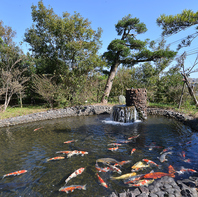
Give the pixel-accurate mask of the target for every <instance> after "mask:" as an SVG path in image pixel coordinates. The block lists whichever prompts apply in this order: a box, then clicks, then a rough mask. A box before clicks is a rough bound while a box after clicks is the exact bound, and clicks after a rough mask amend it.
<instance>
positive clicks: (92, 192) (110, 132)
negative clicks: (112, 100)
mask: <svg viewBox="0 0 198 197" xmlns="http://www.w3.org/2000/svg"><path fill="white" fill-rule="evenodd" d="M108 117H109V115H98V116H86V117H69V118H64V119H55V120H48V121H40V122H35V123H29V124H24V125H19V126H14V127H8V128H1V129H0V176H2V177H3V175H5V174H7V173H10V172H14V171H18V170H27V172H26V173H24V174H21V175H19V176H10V177H5V178H3V179H1V180H0V196H2V197H7V196H9V197H11V196H25V197H26V196H31V197H32V196H36V197H40V196H44V197H46V196H65V195H67V196H108V195H110V194H111V193H112V191H117V192H123V191H124V190H126V189H128V187H127V185H125V184H124V183H123V180H111V179H110V177H111V176H120V175H119V174H118V173H116V172H107V173H104V172H98V173H99V175H100V176H101V177H102V178H103V180H104V181H105V182H106V183H107V185H108V188H105V187H103V186H102V185H101V184H100V183H99V181H98V177H97V176H96V173H97V171H96V168H95V164H96V160H97V159H99V158H113V159H116V160H118V161H123V160H131V162H130V163H128V164H125V165H123V166H122V167H121V168H120V169H121V170H122V174H125V173H130V172H131V166H132V165H133V164H135V163H136V162H138V161H141V160H142V159H150V160H152V161H154V162H156V163H157V164H160V165H161V169H160V170H159V169H158V168H156V167H152V168H147V169H145V170H143V171H141V173H148V172H150V171H151V170H154V171H161V172H168V166H169V165H172V166H173V167H174V168H175V170H178V171H179V170H180V169H181V167H182V166H183V167H185V168H192V169H194V170H197V171H198V165H197V164H198V146H197V143H198V135H197V133H193V132H192V131H191V130H190V129H189V128H188V127H186V126H184V125H183V124H182V123H180V122H177V121H176V120H174V119H168V118H165V117H162V116H149V117H148V119H147V120H146V121H144V122H137V123H133V124H126V125H120V124H111V123H109V122H108V121H105V120H107V118H108ZM40 127H42V128H40ZM36 128H40V129H38V130H36V131H34V129H36ZM138 134H140V135H139V137H138V138H136V139H132V140H131V142H129V143H126V144H122V146H119V149H118V150H117V151H114V152H112V151H110V150H108V148H110V147H113V146H108V144H110V143H113V142H120V141H123V140H127V139H128V137H131V136H135V135H138ZM68 140H78V141H76V142H73V143H70V144H65V143H64V142H65V141H68ZM150 145H155V146H161V148H153V149H149V146H150ZM167 147H173V150H172V151H173V153H172V154H171V155H167V156H166V158H167V159H168V161H166V162H163V163H161V162H160V161H159V159H158V158H157V157H159V156H160V152H161V151H162V150H163V149H164V148H167ZM132 148H136V151H135V152H134V153H133V154H132V155H130V153H131V150H132ZM63 150H82V151H87V152H88V154H87V155H84V156H83V157H82V156H81V155H74V156H72V157H71V158H67V156H66V155H63V154H58V153H56V152H57V151H63ZM182 151H184V152H185V158H186V159H190V163H188V162H184V158H183V159H182V156H181V153H182ZM56 156H65V159H63V160H57V161H47V159H49V158H52V157H56ZM81 167H83V168H85V170H84V172H83V173H82V174H80V175H78V176H77V177H75V178H73V179H71V180H70V181H69V182H68V183H67V185H85V184H86V190H74V192H72V193H69V194H66V193H64V192H59V191H58V190H59V189H60V188H61V187H63V186H64V185H65V179H66V178H67V177H68V176H69V175H70V174H71V173H73V172H74V171H75V170H77V169H78V168H81ZM191 175H193V176H197V175H198V174H197V173H193V174H192V173H188V174H186V173H185V174H184V175H178V174H176V177H175V179H183V178H186V177H188V176H191ZM133 189H134V188H133Z"/></svg>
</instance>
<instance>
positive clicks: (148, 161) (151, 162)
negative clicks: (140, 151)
mask: <svg viewBox="0 0 198 197" xmlns="http://www.w3.org/2000/svg"><path fill="white" fill-rule="evenodd" d="M142 161H145V162H146V163H147V164H153V165H154V166H157V167H160V165H158V164H156V163H155V162H154V161H151V160H149V159H142Z"/></svg>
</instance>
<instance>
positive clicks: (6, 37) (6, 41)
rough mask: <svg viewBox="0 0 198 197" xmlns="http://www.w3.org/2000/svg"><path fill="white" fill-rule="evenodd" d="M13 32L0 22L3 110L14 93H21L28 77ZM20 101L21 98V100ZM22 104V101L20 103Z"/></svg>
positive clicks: (0, 83) (0, 77) (0, 94)
mask: <svg viewBox="0 0 198 197" xmlns="http://www.w3.org/2000/svg"><path fill="white" fill-rule="evenodd" d="M14 36H15V32H14V31H12V29H11V27H7V26H3V22H2V21H1V22H0V38H1V39H0V71H1V72H0V96H2V97H4V111H5V110H6V109H7V107H8V105H9V103H10V100H11V98H12V96H13V95H14V94H22V92H23V91H24V89H25V83H26V82H27V81H28V80H29V78H28V77H27V76H26V75H24V73H25V72H26V71H27V68H26V65H25V63H24V62H23V60H24V59H25V56H24V55H23V53H22V51H21V50H20V49H19V47H17V46H16V45H15V43H14V42H13V40H12V39H13V37H14ZM21 102H22V100H21ZM21 104H22V103H21Z"/></svg>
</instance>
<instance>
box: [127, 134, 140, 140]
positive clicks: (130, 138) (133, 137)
mask: <svg viewBox="0 0 198 197" xmlns="http://www.w3.org/2000/svg"><path fill="white" fill-rule="evenodd" d="M139 136H140V134H138V135H136V136H132V137H129V138H128V140H132V139H135V138H138V137H139Z"/></svg>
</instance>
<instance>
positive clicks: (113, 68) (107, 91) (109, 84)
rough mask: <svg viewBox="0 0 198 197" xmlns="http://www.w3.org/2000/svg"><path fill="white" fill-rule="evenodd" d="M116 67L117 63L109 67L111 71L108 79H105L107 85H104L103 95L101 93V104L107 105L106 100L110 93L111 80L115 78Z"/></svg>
mask: <svg viewBox="0 0 198 197" xmlns="http://www.w3.org/2000/svg"><path fill="white" fill-rule="evenodd" d="M118 66H119V63H115V64H114V65H113V66H111V70H110V73H109V77H108V79H107V83H106V86H105V90H104V93H103V96H102V100H101V103H108V100H107V99H108V97H109V94H110V92H111V88H112V84H113V80H114V78H115V75H116V71H117V68H118Z"/></svg>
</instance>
